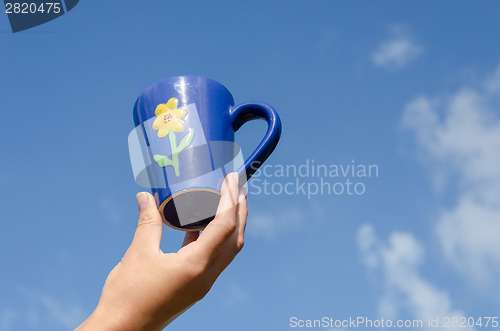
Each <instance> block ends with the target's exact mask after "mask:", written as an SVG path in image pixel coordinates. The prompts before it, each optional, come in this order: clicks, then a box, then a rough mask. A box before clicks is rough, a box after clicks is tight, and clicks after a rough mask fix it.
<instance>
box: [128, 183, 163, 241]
mask: <svg viewBox="0 0 500 331" xmlns="http://www.w3.org/2000/svg"><path fill="white" fill-rule="evenodd" d="M136 198H137V205H138V206H139V222H138V223H137V229H136V230H135V235H134V240H133V241H132V245H131V247H135V248H146V249H159V247H160V242H161V235H162V232H163V223H162V220H161V216H160V213H159V212H158V209H157V208H156V203H155V200H154V198H153V196H151V194H149V193H147V192H140V193H138V194H137V196H136Z"/></svg>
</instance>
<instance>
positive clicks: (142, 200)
mask: <svg viewBox="0 0 500 331" xmlns="http://www.w3.org/2000/svg"><path fill="white" fill-rule="evenodd" d="M136 198H137V205H138V206H139V211H141V210H143V209H144V208H145V207H146V206H147V205H148V203H149V196H148V195H147V194H146V193H145V192H139V193H137V195H136Z"/></svg>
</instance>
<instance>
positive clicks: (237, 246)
mask: <svg viewBox="0 0 500 331" xmlns="http://www.w3.org/2000/svg"><path fill="white" fill-rule="evenodd" d="M237 208H238V220H237V227H236V231H235V233H234V234H233V235H232V236H231V238H230V239H229V240H228V241H227V242H226V243H225V245H224V248H223V249H222V250H221V251H220V253H219V254H218V255H217V257H216V258H215V259H214V260H213V261H212V263H211V268H212V270H214V274H216V275H219V274H220V273H221V272H222V271H224V269H226V267H227V266H228V265H229V264H230V263H231V261H233V260H234V258H235V257H236V255H237V254H238V253H239V252H240V251H241V249H242V248H243V245H244V233H245V227H246V220H247V214H248V212H247V199H246V189H245V188H242V189H241V191H240V194H239V196H238V207H237Z"/></svg>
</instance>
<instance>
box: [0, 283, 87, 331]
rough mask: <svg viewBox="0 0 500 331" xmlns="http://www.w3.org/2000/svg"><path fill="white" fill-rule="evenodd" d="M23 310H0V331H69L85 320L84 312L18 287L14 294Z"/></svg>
mask: <svg viewBox="0 0 500 331" xmlns="http://www.w3.org/2000/svg"><path fill="white" fill-rule="evenodd" d="M17 292H18V294H19V296H18V299H21V302H22V306H21V307H18V306H13V307H9V308H6V307H2V306H0V330H2V331H14V330H50V329H52V330H55V328H56V329H58V330H59V329H65V330H72V329H74V328H75V327H76V326H78V324H80V323H81V322H83V320H84V319H85V313H84V311H83V309H82V308H81V307H80V306H78V305H76V304H68V303H67V302H62V301H61V300H60V299H59V298H56V297H54V296H52V295H49V294H47V293H45V292H43V291H39V290H32V289H28V288H26V287H24V286H21V287H19V288H18V290H17Z"/></svg>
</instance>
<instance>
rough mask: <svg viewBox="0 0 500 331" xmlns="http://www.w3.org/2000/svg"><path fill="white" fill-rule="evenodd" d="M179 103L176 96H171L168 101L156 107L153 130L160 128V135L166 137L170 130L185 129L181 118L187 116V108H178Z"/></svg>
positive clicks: (178, 130) (179, 130)
mask: <svg viewBox="0 0 500 331" xmlns="http://www.w3.org/2000/svg"><path fill="white" fill-rule="evenodd" d="M178 103H179V101H178V100H177V99H176V98H170V99H169V100H168V101H167V103H160V104H159V105H158V106H157V107H156V110H155V115H156V119H155V121H154V122H153V130H158V137H160V138H162V137H165V136H166V135H167V134H168V133H169V132H170V130H172V131H174V132H181V131H182V130H184V123H183V122H182V121H181V119H182V118H184V116H186V110H185V109H183V108H177V104H178Z"/></svg>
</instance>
